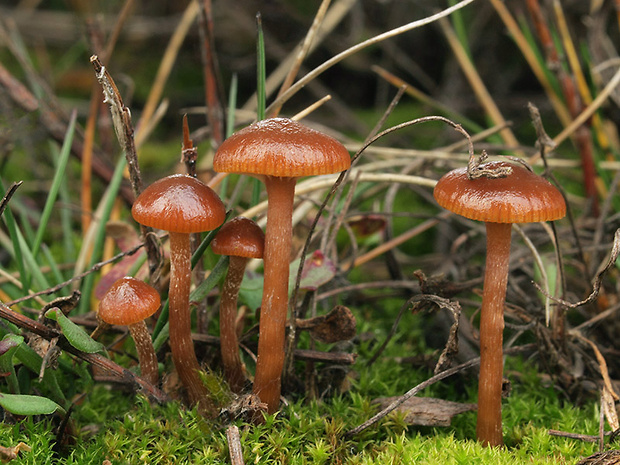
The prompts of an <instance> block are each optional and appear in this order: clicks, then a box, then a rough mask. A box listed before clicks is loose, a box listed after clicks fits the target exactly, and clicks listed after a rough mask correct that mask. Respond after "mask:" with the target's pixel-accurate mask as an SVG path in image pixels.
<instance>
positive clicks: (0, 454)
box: [0, 442, 31, 463]
mask: <svg viewBox="0 0 620 465" xmlns="http://www.w3.org/2000/svg"><path fill="white" fill-rule="evenodd" d="M21 451H24V452H30V451H31V448H30V446H29V445H28V444H24V443H23V442H20V443H18V444H17V445H16V446H14V447H2V446H0V460H2V463H8V462H10V461H11V460H13V459H16V458H17V454H19V453H20V452H21Z"/></svg>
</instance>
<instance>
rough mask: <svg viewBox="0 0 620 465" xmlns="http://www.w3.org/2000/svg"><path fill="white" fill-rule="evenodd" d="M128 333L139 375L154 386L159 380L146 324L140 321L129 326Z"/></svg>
mask: <svg viewBox="0 0 620 465" xmlns="http://www.w3.org/2000/svg"><path fill="white" fill-rule="evenodd" d="M129 332H130V333H131V337H132V339H133V342H134V344H135V346H136V352H137V353H138V361H139V362H140V375H141V376H142V377H143V378H144V379H145V380H147V381H148V382H149V383H151V384H152V385H153V386H156V385H157V381H158V380H159V367H158V366H157V355H156V354H155V349H153V342H152V340H151V335H150V334H149V330H148V329H147V327H146V323H145V322H144V320H142V321H139V322H137V323H134V324H132V325H129Z"/></svg>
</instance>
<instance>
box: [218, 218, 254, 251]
mask: <svg viewBox="0 0 620 465" xmlns="http://www.w3.org/2000/svg"><path fill="white" fill-rule="evenodd" d="M211 250H213V253H216V254H218V255H229V256H233V257H244V258H263V252H264V250H265V233H263V230H262V229H261V228H260V227H259V226H258V225H257V224H256V222H254V221H252V220H251V219H249V218H245V217H243V216H238V217H237V218H233V219H232V220H230V221H228V222H227V223H225V224H224V226H222V227H221V228H220V230H219V231H218V232H217V234H216V236H215V237H214V238H213V241H212V242H211Z"/></svg>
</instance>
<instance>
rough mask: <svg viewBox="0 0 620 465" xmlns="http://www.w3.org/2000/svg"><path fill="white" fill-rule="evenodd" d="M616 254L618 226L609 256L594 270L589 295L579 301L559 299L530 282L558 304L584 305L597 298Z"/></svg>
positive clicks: (618, 252)
mask: <svg viewBox="0 0 620 465" xmlns="http://www.w3.org/2000/svg"><path fill="white" fill-rule="evenodd" d="M618 256H620V228H619V229H616V232H615V233H614V242H613V244H612V247H611V251H610V252H609V256H608V257H607V260H606V261H605V262H604V263H602V264H601V266H599V270H598V271H597V272H596V275H595V276H594V280H593V283H592V292H591V293H590V295H588V297H586V298H585V299H583V300H580V301H579V302H575V303H573V302H569V301H567V300H564V299H559V298H557V297H554V296H552V295H549V293H547V292H545V290H544V289H542V288H541V287H540V286H539V285H538V283H536V282H532V283H533V284H534V286H536V288H537V289H538V290H539V291H540V292H541V293H542V294H543V295H544V296H545V297H547V298H549V299H551V300H553V301H554V302H556V303H558V304H559V305H563V306H565V307H568V308H577V307H581V306H582V305H586V304H590V303H592V302H594V301H595V300H596V299H597V298H598V295H599V292H600V290H601V285H602V284H603V277H604V276H605V274H607V272H608V271H609V269H610V268H612V267H613V266H614V264H615V263H616V260H617V259H618Z"/></svg>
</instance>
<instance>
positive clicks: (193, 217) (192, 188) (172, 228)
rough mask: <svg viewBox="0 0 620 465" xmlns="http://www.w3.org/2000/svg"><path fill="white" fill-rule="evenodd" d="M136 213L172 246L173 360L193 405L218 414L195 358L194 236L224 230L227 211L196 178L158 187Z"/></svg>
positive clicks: (153, 187) (161, 183)
mask: <svg viewBox="0 0 620 465" xmlns="http://www.w3.org/2000/svg"><path fill="white" fill-rule="evenodd" d="M131 213H132V215H133V217H134V219H135V220H136V221H137V222H138V223H141V224H143V225H145V226H150V227H152V228H157V229H162V230H165V231H168V233H169V240H170V290H169V292H168V299H169V308H170V310H169V330H170V349H171V351H172V360H173V362H174V366H175V367H176V369H177V372H178V374H179V377H180V378H181V382H182V383H183V385H184V386H185V388H186V389H187V394H188V397H189V401H190V404H191V405H196V404H198V406H199V410H200V411H201V412H203V413H205V414H206V415H213V414H215V413H216V412H215V406H214V405H213V400H212V399H211V398H210V397H209V393H208V390H207V388H206V386H205V385H204V384H203V382H202V380H201V378H200V375H199V371H200V364H199V363H198V360H197V358H196V353H195V352H194V345H193V342H192V334H191V319H190V311H189V292H190V286H191V249H190V234H192V233H197V232H203V231H210V230H213V229H215V228H217V227H218V226H220V225H221V224H222V223H223V222H224V219H225V217H226V209H225V207H224V204H223V203H222V201H221V200H220V198H219V197H218V196H217V194H216V193H215V192H214V191H213V190H212V189H211V188H210V187H208V186H207V185H205V184H204V183H202V182H201V181H199V180H198V179H196V178H193V177H191V176H187V175H183V174H180V175H173V176H168V177H165V178H162V179H160V180H158V181H155V182H154V183H153V184H151V185H150V186H148V187H147V188H146V189H144V191H142V193H141V194H140V195H139V196H138V198H137V199H136V200H135V202H134V204H133V207H132V209H131Z"/></svg>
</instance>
